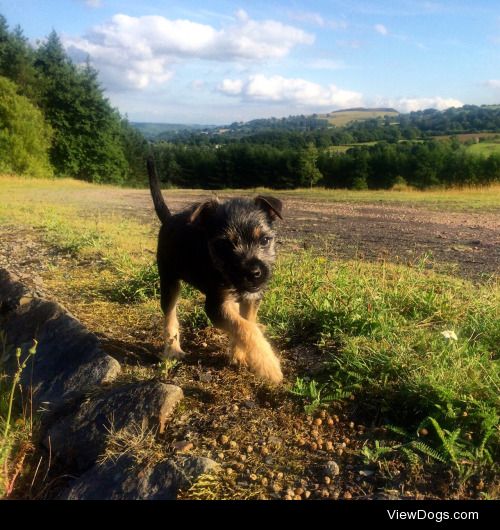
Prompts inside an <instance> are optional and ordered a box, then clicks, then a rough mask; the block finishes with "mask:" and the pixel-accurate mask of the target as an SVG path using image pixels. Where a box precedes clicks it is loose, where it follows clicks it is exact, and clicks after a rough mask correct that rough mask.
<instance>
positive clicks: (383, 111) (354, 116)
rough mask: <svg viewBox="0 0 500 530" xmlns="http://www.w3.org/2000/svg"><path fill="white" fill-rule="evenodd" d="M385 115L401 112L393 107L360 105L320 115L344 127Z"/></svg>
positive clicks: (331, 123) (397, 114) (329, 121)
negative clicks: (370, 107) (366, 106)
mask: <svg viewBox="0 0 500 530" xmlns="http://www.w3.org/2000/svg"><path fill="white" fill-rule="evenodd" d="M385 116H399V112H398V111H397V110H395V109H391V108H373V109H367V108H363V107H358V108H354V109H344V110H335V111H333V112H329V113H327V114H319V115H318V117H319V118H322V119H326V120H328V123H329V124H330V125H335V126H336V127H344V126H345V125H347V124H348V123H351V122H355V121H366V120H371V119H374V118H384V117H385Z"/></svg>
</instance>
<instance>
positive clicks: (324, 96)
mask: <svg viewBox="0 0 500 530" xmlns="http://www.w3.org/2000/svg"><path fill="white" fill-rule="evenodd" d="M218 89H219V91H220V92H222V93H224V94H226V95H228V96H240V97H241V98H242V99H244V100H246V101H261V102H274V103H287V104H296V105H301V106H307V107H330V108H335V107H356V106H359V105H360V104H361V101H362V95H361V94H360V93H359V92H353V91H350V90H343V89H340V88H338V87H336V86H335V85H328V86H323V85H320V84H317V83H312V82H311V81H307V80H305V79H300V78H286V77H282V76H280V75H273V76H270V77H266V76H265V75H262V74H257V75H252V76H250V77H249V78H248V79H247V80H246V81H243V80H241V79H224V81H222V83H221V84H220V85H219V87H218Z"/></svg>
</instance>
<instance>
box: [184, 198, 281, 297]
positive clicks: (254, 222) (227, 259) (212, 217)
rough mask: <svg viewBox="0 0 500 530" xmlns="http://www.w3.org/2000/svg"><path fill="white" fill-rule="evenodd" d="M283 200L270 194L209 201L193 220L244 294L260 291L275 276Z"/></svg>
mask: <svg viewBox="0 0 500 530" xmlns="http://www.w3.org/2000/svg"><path fill="white" fill-rule="evenodd" d="M281 210H282V203H281V201H280V200H279V199H276V198H274V197H269V196H258V197H256V198H255V199H254V200H250V199H230V200H228V201H225V202H222V203H221V202H218V201H216V200H212V201H207V202H204V203H201V204H200V205H198V206H197V207H196V208H195V209H194V211H193V213H192V215H191V222H192V223H193V224H195V225H197V226H198V227H199V228H201V229H202V230H204V231H205V233H206V236H207V241H208V247H209V251H210V255H211V256H212V260H213V263H214V265H215V267H216V268H217V269H218V270H219V271H220V272H221V273H222V274H223V276H224V277H225V278H226V279H227V280H229V282H230V283H231V284H232V285H234V287H235V288H236V290H237V291H238V292H240V293H257V292H258V291H260V290H261V289H262V288H263V287H264V286H265V284H266V283H267V281H268V280H269V278H270V276H271V268H272V264H273V262H274V259H275V232H274V230H273V223H274V221H275V220H276V219H277V218H280V219H282V217H281Z"/></svg>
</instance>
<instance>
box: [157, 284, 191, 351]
mask: <svg viewBox="0 0 500 530" xmlns="http://www.w3.org/2000/svg"><path fill="white" fill-rule="evenodd" d="M180 288H181V285H180V282H179V280H173V279H172V280H170V279H168V280H166V279H163V278H161V279H160V290H161V294H160V298H161V308H162V310H163V314H164V328H163V330H164V337H165V349H164V350H163V356H162V357H163V358H164V359H181V358H182V357H184V355H186V354H185V353H184V352H183V351H182V348H181V343H180V332H179V321H178V320H177V299H178V297H179V291H180Z"/></svg>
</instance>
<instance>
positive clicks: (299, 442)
mask: <svg viewBox="0 0 500 530" xmlns="http://www.w3.org/2000/svg"><path fill="white" fill-rule="evenodd" d="M297 445H298V446H299V447H302V446H304V445H306V441H305V440H304V438H299V439H298V440H297Z"/></svg>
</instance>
